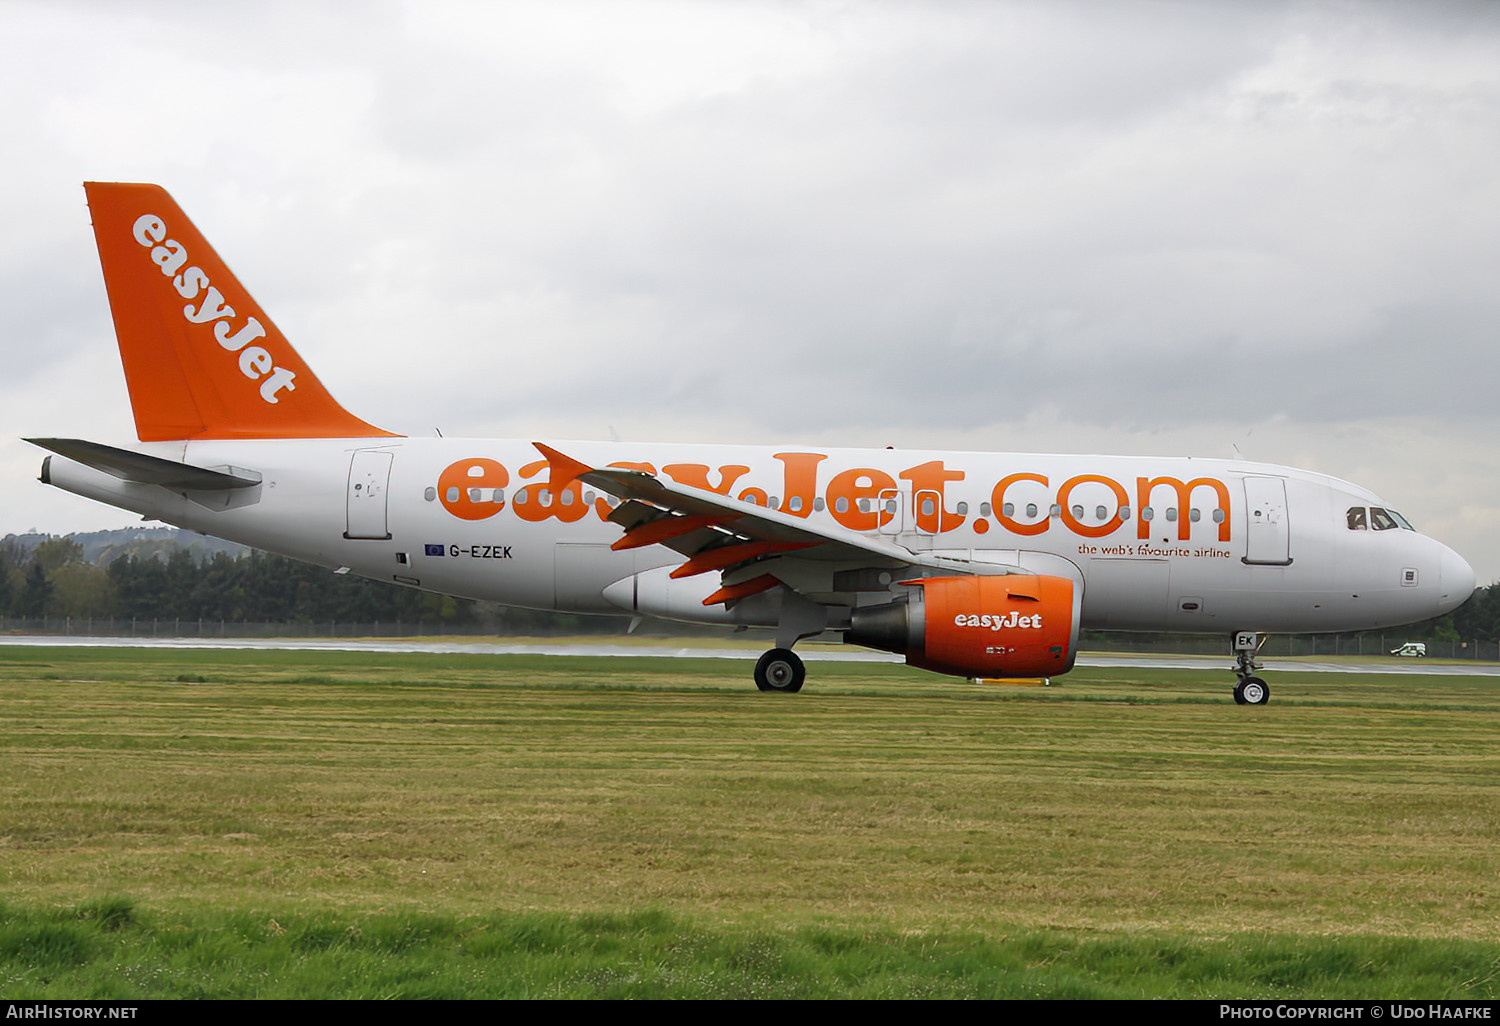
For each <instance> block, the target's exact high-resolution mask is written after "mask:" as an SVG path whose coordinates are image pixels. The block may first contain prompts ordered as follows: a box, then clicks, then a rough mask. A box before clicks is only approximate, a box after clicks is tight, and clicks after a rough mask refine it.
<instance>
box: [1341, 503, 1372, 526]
mask: <svg viewBox="0 0 1500 1026" xmlns="http://www.w3.org/2000/svg"><path fill="white" fill-rule="evenodd" d="M1344 516H1345V519H1347V520H1348V523H1349V530H1351V531H1363V530H1365V528H1366V526H1367V525H1366V524H1365V508H1364V507H1363V506H1351V507H1349V512H1348V513H1346V514H1344Z"/></svg>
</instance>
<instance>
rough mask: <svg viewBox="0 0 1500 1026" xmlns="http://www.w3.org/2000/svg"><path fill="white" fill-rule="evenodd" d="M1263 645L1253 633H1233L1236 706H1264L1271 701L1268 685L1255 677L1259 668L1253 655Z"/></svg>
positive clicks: (1263, 640)
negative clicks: (1237, 680)
mask: <svg viewBox="0 0 1500 1026" xmlns="http://www.w3.org/2000/svg"><path fill="white" fill-rule="evenodd" d="M1264 643H1265V639H1264V638H1262V637H1260V636H1259V635H1258V634H1256V633H1255V632H1254V631H1236V632H1235V633H1234V640H1233V642H1232V647H1233V649H1234V673H1235V676H1237V677H1238V678H1239V683H1237V684H1235V686H1234V701H1235V704H1236V705H1265V704H1266V703H1267V702H1269V701H1270V700H1271V687H1270V685H1268V684H1267V683H1266V682H1265V681H1263V680H1261V679H1260V678H1259V677H1257V676H1255V671H1256V670H1259V669H1260V668H1261V665H1260V663H1258V662H1256V661H1255V653H1256V652H1257V651H1259V649H1260V646H1261V645H1262V644H1264Z"/></svg>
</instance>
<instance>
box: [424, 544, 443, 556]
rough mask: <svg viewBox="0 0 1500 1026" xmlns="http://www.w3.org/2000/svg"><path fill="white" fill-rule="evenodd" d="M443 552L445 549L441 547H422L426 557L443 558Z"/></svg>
mask: <svg viewBox="0 0 1500 1026" xmlns="http://www.w3.org/2000/svg"><path fill="white" fill-rule="evenodd" d="M443 551H444V550H443V547H442V546H441V545H423V546H422V554H423V555H424V556H441V555H442V554H443Z"/></svg>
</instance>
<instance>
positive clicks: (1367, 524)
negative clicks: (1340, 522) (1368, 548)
mask: <svg viewBox="0 0 1500 1026" xmlns="http://www.w3.org/2000/svg"><path fill="white" fill-rule="evenodd" d="M1344 518H1345V521H1346V523H1348V525H1349V530H1351V531H1367V530H1372V529H1373V530H1376V531H1393V530H1395V529H1396V528H1398V527H1399V528H1401V529H1402V530H1403V531H1415V530H1416V528H1415V527H1413V526H1411V523H1410V522H1409V521H1407V519H1406V518H1405V517H1403V516H1402V515H1401V514H1400V513H1397V512H1396V511H1395V510H1393V509H1381V508H1380V507H1379V506H1371V507H1370V508H1369V509H1366V508H1365V507H1364V506H1350V507H1349V511H1348V512H1347V513H1345V514H1344Z"/></svg>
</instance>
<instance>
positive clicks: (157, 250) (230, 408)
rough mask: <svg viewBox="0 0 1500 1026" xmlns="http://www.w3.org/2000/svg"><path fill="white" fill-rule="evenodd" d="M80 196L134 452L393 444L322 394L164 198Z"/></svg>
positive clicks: (158, 194) (157, 192) (143, 189)
mask: <svg viewBox="0 0 1500 1026" xmlns="http://www.w3.org/2000/svg"><path fill="white" fill-rule="evenodd" d="M83 187H84V190H85V191H86V192H87V193H88V200H89V210H90V211H91V212H92V213H93V217H94V239H95V241H96V242H98V244H99V261H100V263H101V264H103V266H104V285H105V288H106V289H108V291H109V307H110V311H111V313H113V315H114V320H115V335H116V336H117V337H118V338H119V342H120V359H121V360H122V361H123V362H124V364H125V381H126V384H127V385H129V387H130V405H131V408H132V409H133V410H134V412H135V429H136V434H137V435H139V436H140V439H141V441H143V442H158V441H167V440H173V439H188V438H368V437H373V436H386V437H395V436H393V435H391V433H390V432H389V431H382V430H380V429H379V428H377V427H373V426H371V425H369V424H367V423H365V422H364V421H362V420H360V419H359V418H358V417H356V416H354V415H353V414H351V413H349V412H348V411H347V410H345V409H344V408H343V407H342V406H340V405H339V404H338V403H337V402H336V401H335V400H334V398H333V396H331V395H329V394H328V391H327V390H326V389H325V388H324V387H323V384H322V382H320V381H319V380H318V378H317V376H316V375H315V374H313V372H312V371H311V370H309V369H308V366H307V364H305V363H303V362H302V358H301V357H300V356H298V355H297V351H296V350H295V349H293V348H292V347H291V344H290V343H288V342H287V340H286V339H285V338H284V337H283V336H282V334H281V332H280V331H278V330H277V328H276V325H274V324H272V323H271V319H270V318H269V317H267V316H266V315H265V312H264V311H262V310H261V308H260V307H259V306H258V305H257V304H256V302H255V300H253V299H251V298H250V293H249V292H247V291H246V290H245V288H244V286H242V285H241V284H240V283H239V281H238V280H237V279H236V278H235V277H234V275H233V274H231V273H230V271H229V268H228V267H226V266H225V264H224V262H223V261H222V260H220V259H219V255H218V254H217V253H215V252H214V251H213V248H212V247H211V246H209V244H208V243H207V242H206V241H205V240H204V238H203V236H202V235H201V234H199V232H198V229H197V228H195V227H193V223H192V222H191V221H189V220H188V219H187V215H186V214H184V213H183V212H182V210H181V209H180V208H179V207H178V206H177V204H176V203H175V202H174V201H173V200H172V197H171V196H169V195H167V192H166V190H165V189H162V188H161V187H159V186H155V185H127V184H120V183H104V182H85V183H84V186H83Z"/></svg>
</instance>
